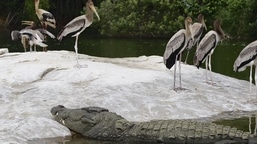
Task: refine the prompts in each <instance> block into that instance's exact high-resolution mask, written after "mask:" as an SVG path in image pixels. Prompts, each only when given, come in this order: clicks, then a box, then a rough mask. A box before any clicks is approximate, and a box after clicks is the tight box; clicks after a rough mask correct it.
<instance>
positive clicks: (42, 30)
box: [22, 21, 55, 51]
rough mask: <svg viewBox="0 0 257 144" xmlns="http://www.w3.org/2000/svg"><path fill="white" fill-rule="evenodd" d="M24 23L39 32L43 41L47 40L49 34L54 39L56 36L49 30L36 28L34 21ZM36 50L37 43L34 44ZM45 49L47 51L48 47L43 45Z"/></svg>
mask: <svg viewBox="0 0 257 144" xmlns="http://www.w3.org/2000/svg"><path fill="white" fill-rule="evenodd" d="M22 25H27V27H26V29H33V30H34V32H35V33H37V35H38V36H39V37H40V39H41V40H43V42H45V41H46V36H49V37H51V38H52V39H54V38H55V36H54V35H53V34H52V33H50V32H49V31H47V30H45V29H42V28H36V24H35V22H34V21H22ZM34 51H36V45H34ZM43 51H47V47H43Z"/></svg>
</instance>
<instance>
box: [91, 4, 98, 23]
mask: <svg viewBox="0 0 257 144" xmlns="http://www.w3.org/2000/svg"><path fill="white" fill-rule="evenodd" d="M90 9H91V10H92V11H93V12H94V13H95V15H96V16H97V18H98V20H100V17H99V15H98V13H97V11H96V9H95V7H94V5H90Z"/></svg>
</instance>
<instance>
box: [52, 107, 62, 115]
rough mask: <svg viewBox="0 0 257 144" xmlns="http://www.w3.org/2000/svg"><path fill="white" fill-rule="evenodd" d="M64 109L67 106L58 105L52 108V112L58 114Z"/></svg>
mask: <svg viewBox="0 0 257 144" xmlns="http://www.w3.org/2000/svg"><path fill="white" fill-rule="evenodd" d="M63 109H65V107H64V106H63V105H58V106H56V107H53V108H52V109H51V113H52V115H58V112H59V111H62V110H63Z"/></svg>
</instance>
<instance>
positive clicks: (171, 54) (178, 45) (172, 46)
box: [163, 17, 193, 90]
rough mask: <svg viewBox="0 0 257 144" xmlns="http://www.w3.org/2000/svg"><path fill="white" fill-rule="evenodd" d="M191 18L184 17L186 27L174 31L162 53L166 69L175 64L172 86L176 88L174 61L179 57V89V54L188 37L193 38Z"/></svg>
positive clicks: (184, 46)
mask: <svg viewBox="0 0 257 144" xmlns="http://www.w3.org/2000/svg"><path fill="white" fill-rule="evenodd" d="M191 26H192V19H191V18H190V17H187V18H186V19H185V28H186V29H181V30H179V31H178V32H177V33H175V34H174V35H173V36H172V37H171V39H170V40H169V41H168V43H167V45H166V49H165V52H164V55H163V61H164V64H165V66H166V67H167V68H168V69H171V68H172V67H173V65H174V64H175V68H174V85H173V88H174V90H176V87H175V83H176V67H177V66H176V62H177V59H178V57H179V58H180V61H179V68H180V69H179V73H180V87H179V89H182V86H181V66H180V62H181V55H182V52H183V51H184V49H185V48H186V46H187V44H188V41H189V39H190V38H192V39H193V37H192V27H191Z"/></svg>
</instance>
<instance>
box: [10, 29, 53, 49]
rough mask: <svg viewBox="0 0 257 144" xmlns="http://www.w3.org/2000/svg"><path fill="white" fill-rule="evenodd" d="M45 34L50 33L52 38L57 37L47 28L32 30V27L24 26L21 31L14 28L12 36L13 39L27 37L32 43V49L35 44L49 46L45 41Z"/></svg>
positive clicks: (30, 43)
mask: <svg viewBox="0 0 257 144" xmlns="http://www.w3.org/2000/svg"><path fill="white" fill-rule="evenodd" d="M43 34H45V35H48V36H50V37H51V38H55V36H54V35H53V34H51V33H50V32H48V31H47V30H45V29H37V30H32V29H30V28H24V29H22V30H21V31H17V30H14V31H12V32H11V37H12V40H18V39H19V38H22V37H24V38H25V39H27V40H28V43H29V45H30V51H32V46H33V45H39V46H41V47H47V45H46V44H44V43H43V41H44V39H42V38H44V36H43Z"/></svg>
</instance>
